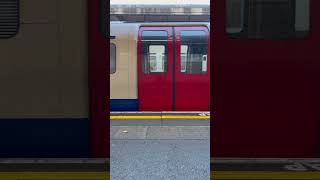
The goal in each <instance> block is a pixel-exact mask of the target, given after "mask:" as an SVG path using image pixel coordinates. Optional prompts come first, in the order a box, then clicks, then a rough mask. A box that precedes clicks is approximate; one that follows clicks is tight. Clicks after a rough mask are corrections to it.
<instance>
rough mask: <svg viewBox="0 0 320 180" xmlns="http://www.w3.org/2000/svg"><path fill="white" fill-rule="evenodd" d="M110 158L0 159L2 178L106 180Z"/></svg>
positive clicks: (24, 179) (17, 179)
mask: <svg viewBox="0 0 320 180" xmlns="http://www.w3.org/2000/svg"><path fill="white" fill-rule="evenodd" d="M109 169H110V168H109V160H108V159H0V179H1V180H89V179H90V180H106V179H109V174H110V173H109Z"/></svg>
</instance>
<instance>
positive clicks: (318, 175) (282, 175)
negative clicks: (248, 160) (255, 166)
mask: <svg viewBox="0 0 320 180" xmlns="http://www.w3.org/2000/svg"><path fill="white" fill-rule="evenodd" d="M210 175H211V179H216V180H223V179H229V180H231V179H248V180H250V179H255V180H262V179H263V180H267V179H291V180H297V179H301V180H302V179H303V180H306V179H317V180H319V179H320V172H255V171H251V172H249V171H240V172H237V171H213V172H211V173H210Z"/></svg>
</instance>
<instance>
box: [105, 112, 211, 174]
mask: <svg viewBox="0 0 320 180" xmlns="http://www.w3.org/2000/svg"><path fill="white" fill-rule="evenodd" d="M123 114H125V115H123ZM199 114H201V113H184V114H182V113H169V114H168V113H164V112H161V113H157V112H154V113H150V112H148V113H129V114H126V113H115V114H114V113H112V116H114V117H115V116H116V117H115V118H113V119H112V120H111V124H112V125H111V131H110V137H111V167H110V168H111V172H112V179H113V180H123V179H126V180H137V179H139V180H159V179H168V180H169V179H174V180H185V179H199V180H205V179H210V127H209V118H210V116H208V115H203V114H201V115H199ZM194 117H195V118H194Z"/></svg>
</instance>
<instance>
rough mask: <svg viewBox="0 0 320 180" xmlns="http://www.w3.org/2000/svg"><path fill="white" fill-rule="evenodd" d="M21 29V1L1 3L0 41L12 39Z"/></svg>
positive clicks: (14, 0) (6, 0)
mask: <svg viewBox="0 0 320 180" xmlns="http://www.w3.org/2000/svg"><path fill="white" fill-rule="evenodd" d="M18 29H19V0H1V1H0V39H5V38H10V37H13V36H15V35H16V34H17V32H18Z"/></svg>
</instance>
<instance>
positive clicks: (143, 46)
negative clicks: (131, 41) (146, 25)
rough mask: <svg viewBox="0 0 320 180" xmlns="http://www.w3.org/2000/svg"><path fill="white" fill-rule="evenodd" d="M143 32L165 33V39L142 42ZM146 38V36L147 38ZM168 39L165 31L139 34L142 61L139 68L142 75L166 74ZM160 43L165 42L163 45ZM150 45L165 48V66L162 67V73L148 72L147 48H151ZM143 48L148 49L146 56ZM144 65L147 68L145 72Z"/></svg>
mask: <svg viewBox="0 0 320 180" xmlns="http://www.w3.org/2000/svg"><path fill="white" fill-rule="evenodd" d="M145 31H161V32H165V33H166V36H165V37H166V39H165V40H163V39H158V40H152V41H150V40H144V39H143V37H144V36H143V33H144V32H145ZM147 37H148V36H147ZM161 37H164V36H161ZM168 39H169V34H168V32H167V31H165V30H143V31H142V32H141V50H140V52H139V53H140V56H141V58H142V59H141V60H142V63H141V66H142V67H141V68H142V72H143V73H144V74H165V73H168ZM161 42H166V43H165V44H164V43H161ZM152 45H158V46H161V45H162V46H164V47H165V48H164V50H165V51H164V52H165V53H164V54H165V61H164V64H165V66H164V71H163V72H151V71H150V58H149V47H150V46H152ZM145 46H148V47H147V49H148V54H145V52H144V48H146V47H145ZM146 55H148V59H147V62H145V61H146V59H145V56H146ZM146 65H147V66H148V67H147V71H145V69H146Z"/></svg>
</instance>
